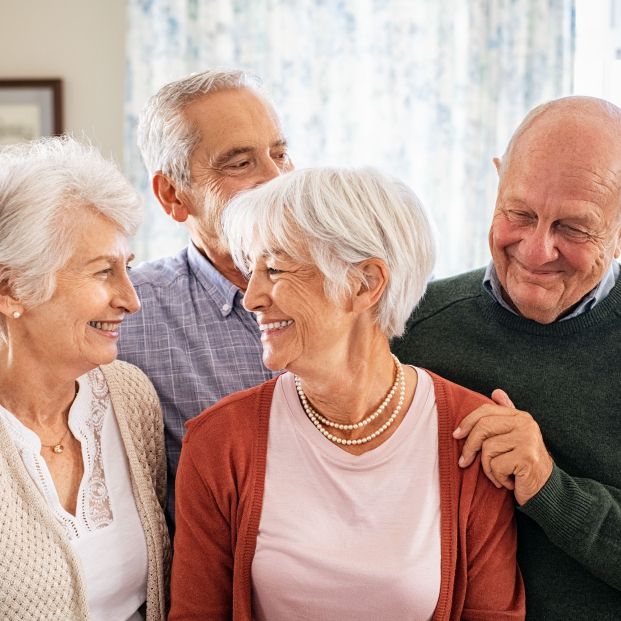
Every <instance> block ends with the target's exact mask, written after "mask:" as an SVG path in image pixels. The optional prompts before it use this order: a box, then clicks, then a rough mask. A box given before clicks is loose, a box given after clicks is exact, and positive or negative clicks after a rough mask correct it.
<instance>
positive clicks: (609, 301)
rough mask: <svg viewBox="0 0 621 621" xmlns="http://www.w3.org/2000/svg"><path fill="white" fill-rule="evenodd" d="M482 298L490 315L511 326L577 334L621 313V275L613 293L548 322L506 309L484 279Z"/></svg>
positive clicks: (543, 333)
mask: <svg viewBox="0 0 621 621" xmlns="http://www.w3.org/2000/svg"><path fill="white" fill-rule="evenodd" d="M480 301H481V304H482V307H483V313H484V315H485V317H486V318H487V319H489V320H493V321H497V322H498V323H500V324H502V325H504V326H506V327H507V328H510V329H511V330H516V331H518V332H526V333H528V334H535V335H540V336H548V337H554V336H563V335H569V334H576V333H577V332H581V331H582V330H586V329H588V328H592V327H593V326H596V325H598V324H600V323H604V322H606V321H608V320H610V319H612V318H615V317H619V316H621V278H619V279H617V282H616V283H615V286H614V287H613V288H612V290H611V291H610V293H609V294H608V295H607V296H606V297H605V298H604V299H603V300H601V301H600V302H599V303H598V304H596V305H595V306H594V307H592V308H591V310H589V311H588V312H586V313H582V314H581V315H578V316H577V317H573V318H571V319H566V320H564V321H555V322H553V323H549V324H543V323H538V322H536V321H533V320H531V319H526V318H524V317H520V316H518V315H515V314H514V313H512V312H511V311H508V310H506V309H505V308H503V307H502V306H501V305H500V304H499V303H498V302H496V301H495V300H493V299H492V298H491V297H490V295H489V293H488V292H487V290H486V289H485V288H484V285H483V283H481V296H480Z"/></svg>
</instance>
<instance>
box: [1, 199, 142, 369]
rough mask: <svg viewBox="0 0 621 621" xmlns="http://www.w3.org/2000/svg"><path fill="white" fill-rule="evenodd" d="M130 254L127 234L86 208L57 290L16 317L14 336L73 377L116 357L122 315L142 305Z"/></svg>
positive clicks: (32, 353) (29, 351) (36, 356)
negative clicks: (131, 273)
mask: <svg viewBox="0 0 621 621" xmlns="http://www.w3.org/2000/svg"><path fill="white" fill-rule="evenodd" d="M131 258H132V255H131V253H130V252H129V249H128V244H127V237H126V236H125V234H124V233H123V232H122V231H121V230H120V229H119V228H117V226H115V225H114V224H113V223H112V222H111V221H110V220H108V219H107V218H104V217H103V216H101V215H99V214H96V213H95V212H92V211H90V210H88V209H85V210H83V211H82V212H81V214H80V225H79V227H76V236H75V239H74V252H73V254H72V256H71V258H70V259H69V261H68V263H67V265H66V266H65V267H64V268H62V269H61V270H60V271H59V272H58V273H57V277H56V281H57V286H56V290H55V292H54V295H53V296H52V297H51V299H49V300H48V301H47V302H44V303H43V304H39V305H37V306H34V307H32V308H29V309H27V310H26V311H25V312H24V314H23V315H22V317H21V318H20V319H19V321H15V322H13V325H12V329H13V330H14V331H15V334H14V335H11V336H12V337H14V339H15V340H16V341H17V340H18V341H19V348H20V349H22V350H24V349H25V350H26V353H27V355H28V356H31V357H32V359H34V360H37V361H39V362H40V363H42V364H48V365H50V367H51V368H54V369H55V370H57V371H58V372H60V373H62V374H63V375H69V376H72V377H73V378H75V377H79V376H80V375H82V374H83V373H86V372H87V371H89V370H91V369H93V368H95V367H96V366H98V365H101V364H106V363H109V362H112V361H113V360H114V359H115V358H116V356H117V340H118V336H119V328H120V325H121V322H122V321H123V318H124V317H125V315H126V314H128V313H134V312H136V311H137V310H138V309H139V308H140V304H139V302H138V298H137V297H136V293H135V291H134V288H133V286H132V284H131V282H130V281H129V278H128V274H127V263H128V262H129V261H130V260H131ZM12 340H13V338H12Z"/></svg>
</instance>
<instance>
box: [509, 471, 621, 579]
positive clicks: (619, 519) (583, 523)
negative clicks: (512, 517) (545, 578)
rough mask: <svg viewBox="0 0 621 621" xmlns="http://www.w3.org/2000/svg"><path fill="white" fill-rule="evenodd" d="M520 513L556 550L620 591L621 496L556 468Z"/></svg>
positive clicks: (599, 484)
mask: <svg viewBox="0 0 621 621" xmlns="http://www.w3.org/2000/svg"><path fill="white" fill-rule="evenodd" d="M520 511H522V512H523V513H525V514H526V515H528V516H529V517H530V518H531V519H533V520H534V521H535V522H536V523H537V524H538V525H539V526H540V527H541V528H542V529H543V531H544V532H545V534H546V535H547V537H548V538H549V539H550V541H552V543H554V545H556V546H558V547H559V548H561V549H562V550H563V551H564V552H565V553H566V554H568V555H569V556H571V557H572V558H574V559H575V560H576V561H578V562H579V563H581V564H582V565H583V566H584V567H585V568H586V569H588V571H590V572H591V573H592V574H593V575H594V576H596V577H598V578H599V579H600V580H603V581H604V582H606V583H607V584H609V585H610V586H612V587H613V588H614V589H617V590H619V591H621V490H619V489H617V488H614V487H610V486H607V485H603V484H601V483H598V482H597V481H593V480H592V479H584V478H578V477H571V476H569V475H568V474H567V473H566V472H564V471H563V470H561V469H560V468H559V467H558V466H556V465H555V466H554V469H553V470H552V475H551V476H550V478H549V479H548V481H547V483H546V484H545V485H544V486H543V488H542V489H541V490H540V491H539V493H538V494H536V495H535V496H533V498H531V499H530V500H529V501H528V502H527V503H526V504H524V506H522V507H520Z"/></svg>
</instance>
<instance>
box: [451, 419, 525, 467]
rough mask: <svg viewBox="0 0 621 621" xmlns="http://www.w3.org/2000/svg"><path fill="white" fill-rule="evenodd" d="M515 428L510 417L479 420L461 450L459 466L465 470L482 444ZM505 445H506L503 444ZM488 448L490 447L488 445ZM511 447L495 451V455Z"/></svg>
mask: <svg viewBox="0 0 621 621" xmlns="http://www.w3.org/2000/svg"><path fill="white" fill-rule="evenodd" d="M514 428H515V417H513V416H511V417H509V416H486V417H485V418H482V419H480V420H479V421H478V422H477V424H476V425H475V426H474V427H473V429H472V431H470V433H469V434H468V437H467V438H466V441H465V442H464V445H463V446H462V449H461V457H460V458H459V465H460V466H461V467H462V468H467V467H468V466H469V465H470V464H471V463H472V462H473V461H474V458H475V457H476V454H477V453H478V452H479V451H480V450H481V448H482V447H483V443H484V442H486V441H488V442H489V440H490V439H491V438H495V437H496V436H503V435H505V434H508V433H510V432H511V431H513V430H514ZM505 444H506V443H505ZM489 446H490V447H491V446H492V445H489ZM512 448H513V447H512V445H507V446H506V448H503V449H500V448H498V449H497V450H496V452H497V453H500V452H503V451H504V450H511V449H512Z"/></svg>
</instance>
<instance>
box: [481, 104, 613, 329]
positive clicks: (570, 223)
mask: <svg viewBox="0 0 621 621" xmlns="http://www.w3.org/2000/svg"><path fill="white" fill-rule="evenodd" d="M615 140H616V138H615ZM620 164H621V158H620V157H619V152H618V148H617V147H616V145H614V144H613V141H611V139H610V131H609V128H608V129H606V127H605V125H602V123H601V122H599V120H598V119H581V118H577V117H576V115H575V114H574V115H573V116H567V115H565V117H562V116H561V115H552V117H551V118H545V119H541V120H537V121H535V123H534V124H533V126H532V127H530V128H529V129H527V130H526V131H525V133H524V134H523V135H522V136H521V137H520V138H519V139H518V140H517V141H516V144H515V145H514V146H513V148H512V149H511V151H510V152H509V153H508V154H507V156H506V157H505V162H504V163H503V165H502V166H501V168H500V171H499V172H500V181H499V187H498V199H497V202H496V209H495V212H494V217H493V221H492V226H491V229H490V233H489V243H490V249H491V253H492V258H493V260H494V265H495V267H496V271H497V273H498V278H499V280H500V283H501V285H502V287H503V290H504V294H505V297H506V298H507V301H508V302H509V303H511V304H512V305H513V306H514V307H515V309H516V310H517V311H518V312H519V313H520V314H521V315H522V316H524V317H527V318H528V319H532V320H534V321H537V322H539V323H544V324H545V323H551V322H553V321H555V320H557V319H558V318H559V317H561V316H562V315H563V314H565V313H566V312H568V311H569V310H570V309H571V308H572V307H573V306H574V305H575V304H577V303H578V302H579V301H580V300H581V299H582V298H583V297H584V296H585V295H586V294H587V293H588V292H589V291H591V290H592V289H593V288H594V287H595V286H596V285H597V284H598V283H599V282H600V281H601V279H602V277H603V276H604V274H605V272H606V270H607V269H608V267H609V266H610V263H611V261H612V260H613V258H614V257H618V256H619V248H620V237H621V228H620V223H619V201H620V190H621V189H620V188H619V184H618V178H619V173H620V172H621V167H620Z"/></svg>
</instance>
